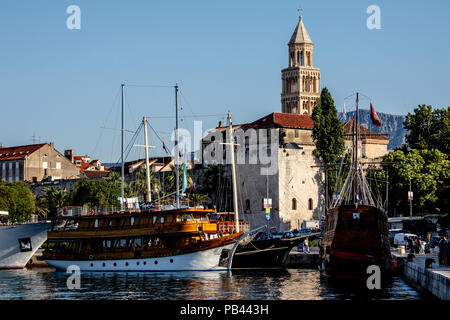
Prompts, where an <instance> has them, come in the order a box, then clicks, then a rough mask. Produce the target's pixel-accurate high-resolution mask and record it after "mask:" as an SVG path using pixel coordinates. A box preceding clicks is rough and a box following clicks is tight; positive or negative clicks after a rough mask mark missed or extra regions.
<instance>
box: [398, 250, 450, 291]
mask: <svg viewBox="0 0 450 320" xmlns="http://www.w3.org/2000/svg"><path fill="white" fill-rule="evenodd" d="M393 256H394V258H397V259H398V260H403V262H404V269H403V276H404V278H405V280H406V281H407V282H409V284H410V285H411V286H413V287H414V288H415V289H416V290H418V291H420V292H425V293H428V294H431V295H433V296H434V297H436V298H438V299H441V300H450V267H445V266H439V258H438V256H437V255H436V254H416V255H415V257H414V258H413V259H412V260H409V259H408V256H407V254H403V255H401V254H396V253H394V254H393ZM427 259H433V260H434V262H433V263H431V264H430V266H431V267H430V268H426V267H425V264H426V260H427Z"/></svg>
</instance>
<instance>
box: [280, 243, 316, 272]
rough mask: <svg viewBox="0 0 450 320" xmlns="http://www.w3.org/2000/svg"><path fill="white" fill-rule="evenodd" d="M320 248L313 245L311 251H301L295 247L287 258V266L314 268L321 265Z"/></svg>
mask: <svg viewBox="0 0 450 320" xmlns="http://www.w3.org/2000/svg"><path fill="white" fill-rule="evenodd" d="M319 262H320V259H319V248H317V247H311V248H310V253H305V252H299V251H298V250H297V248H293V249H292V251H291V252H290V253H289V257H288V258H287V260H286V263H285V267H286V268H312V269H316V268H318V267H319Z"/></svg>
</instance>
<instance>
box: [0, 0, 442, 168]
mask: <svg viewBox="0 0 450 320" xmlns="http://www.w3.org/2000/svg"><path fill="white" fill-rule="evenodd" d="M70 5H77V6H78V7H79V8H80V12H81V19H80V21H81V23H80V29H72V30H71V29H68V28H67V25H66V20H67V19H68V18H69V17H70V15H71V14H70V13H67V12H66V10H67V8H68V7H69V6H70ZM370 5H377V6H378V7H379V8H380V21H381V28H380V29H372V30H371V29H369V28H368V27H367V23H366V22H367V19H368V18H369V17H370V16H371V14H368V13H367V12H366V10H367V8H368V7H369V6H370ZM299 6H301V8H302V9H303V12H302V16H303V21H304V24H305V27H306V29H307V30H308V33H309V35H310V37H311V39H312V41H313V42H314V66H315V67H318V68H320V69H321V87H322V88H323V87H325V86H326V87H327V88H328V89H329V91H330V92H331V94H332V96H333V98H334V100H335V104H336V107H337V108H338V110H339V111H342V106H343V103H344V99H345V98H346V97H347V96H349V95H351V94H353V93H355V92H356V91H358V92H361V93H363V94H364V95H365V96H369V97H370V98H371V100H372V102H373V105H374V107H375V109H376V111H377V112H384V113H390V114H407V113H408V112H413V109H414V108H415V107H417V105H419V104H428V105H432V106H433V107H436V108H443V107H446V106H448V105H450V103H449V94H450V93H449V92H450V90H449V89H450V78H449V77H450V62H449V57H450V40H449V39H450V38H449V34H450V19H449V17H448V15H449V12H450V2H449V1H446V0H430V1H418V0H416V1H406V0H397V1H386V0H378V1H375V0H371V1H365V0H354V1H352V0H344V1H333V0H329V1H328V0H321V1H317V0H302V1H301V2H299V1H293V0H284V1H275V0H258V1H256V0H246V1H238V0H227V1H216V0H190V1H186V0H165V1H162V0H158V1H157V0H145V1H144V0H142V1H139V0H130V1H111V0H109V1H106V0H96V1H92V0H70V1H66V0H35V1H31V0H28V1H25V0H2V1H0V41H1V42H0V43H1V44H0V46H1V50H0V95H1V99H0V108H1V109H0V110H1V113H0V114H1V115H0V117H1V121H0V123H1V126H0V144H3V145H6V146H14V145H25V144H31V143H33V142H36V143H37V142H50V141H53V142H54V143H55V147H56V149H57V150H59V151H60V152H63V151H64V150H66V149H74V152H75V154H77V155H85V154H87V155H90V156H91V157H92V158H93V159H101V160H103V161H104V162H116V161H118V160H119V157H120V131H119V130H118V129H119V128H120V121H121V118H120V114H121V109H120V108H121V104H120V85H121V84H122V83H124V84H125V128H126V129H127V130H130V131H134V130H136V129H137V127H138V126H139V122H140V121H141V120H142V117H143V116H147V117H148V121H149V123H150V125H151V129H149V130H150V131H149V135H150V143H151V144H152V145H155V146H156V148H155V149H152V150H151V151H150V156H161V155H164V151H163V149H162V147H161V142H160V141H159V138H162V137H164V139H165V142H166V144H167V146H168V147H169V148H170V146H171V145H172V143H171V141H170V134H171V132H172V130H173V128H174V126H175V119H174V115H175V93H174V88H173V86H174V85H175V84H178V85H179V87H180V94H179V100H178V101H179V105H180V118H181V120H180V125H181V127H184V128H186V129H188V130H190V131H192V128H193V121H194V120H197V121H202V130H203V131H205V130H207V129H209V128H213V127H215V126H217V124H218V122H219V121H220V120H225V117H226V113H227V111H228V110H230V111H231V114H232V118H233V123H245V122H251V121H254V120H256V119H258V118H260V117H263V116H265V115H267V114H269V113H271V112H281V103H280V93H281V69H283V68H286V67H287V65H288V47H287V43H288V41H289V39H290V37H291V35H292V33H293V31H294V28H295V27H296V24H297V22H298V15H299V13H298V11H297V9H298V8H299ZM345 101H346V104H347V105H346V108H347V111H351V110H352V108H353V107H354V106H352V102H348V100H345ZM366 104H368V101H362V106H361V107H362V108H367V107H368V106H366ZM153 130H154V131H153ZM155 132H156V133H155ZM132 135H133V134H132V133H129V132H127V133H126V142H127V143H128V142H129V141H130V140H131V137H132ZM158 137H159V138H158ZM140 140H143V138H140V137H139V138H138V141H137V143H138V144H142V142H143V141H140ZM143 153H144V150H143V148H138V147H135V148H132V151H131V152H130V155H129V158H137V157H141V156H143Z"/></svg>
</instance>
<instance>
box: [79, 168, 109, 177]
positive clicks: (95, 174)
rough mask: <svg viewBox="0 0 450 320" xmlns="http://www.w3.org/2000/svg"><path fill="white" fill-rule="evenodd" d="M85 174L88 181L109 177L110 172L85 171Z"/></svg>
mask: <svg viewBox="0 0 450 320" xmlns="http://www.w3.org/2000/svg"><path fill="white" fill-rule="evenodd" d="M83 174H84V175H86V177H87V178H88V179H92V178H103V177H106V176H108V174H109V171H100V170H94V171H91V170H84V171H83Z"/></svg>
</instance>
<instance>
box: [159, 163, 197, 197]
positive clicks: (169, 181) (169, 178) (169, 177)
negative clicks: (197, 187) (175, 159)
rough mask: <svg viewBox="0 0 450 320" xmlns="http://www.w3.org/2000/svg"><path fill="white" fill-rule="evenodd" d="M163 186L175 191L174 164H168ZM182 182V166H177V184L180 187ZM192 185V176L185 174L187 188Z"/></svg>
mask: <svg viewBox="0 0 450 320" xmlns="http://www.w3.org/2000/svg"><path fill="white" fill-rule="evenodd" d="M165 179H166V181H165V186H166V187H167V189H169V190H173V191H175V182H176V169H175V166H174V165H170V171H169V172H167V174H166V176H165ZM182 182H183V167H182V166H180V167H179V168H178V185H179V186H180V188H181V184H182ZM192 185H193V181H192V177H191V176H190V175H189V173H188V174H186V188H189V187H191V186H192Z"/></svg>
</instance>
